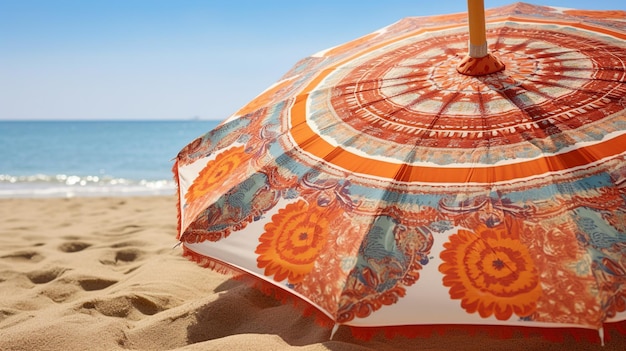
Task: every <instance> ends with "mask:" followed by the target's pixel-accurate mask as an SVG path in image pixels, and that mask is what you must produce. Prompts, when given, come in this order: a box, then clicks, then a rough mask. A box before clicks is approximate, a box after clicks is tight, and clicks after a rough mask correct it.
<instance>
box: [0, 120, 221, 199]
mask: <svg viewBox="0 0 626 351" xmlns="http://www.w3.org/2000/svg"><path fill="white" fill-rule="evenodd" d="M218 123H219V122H218V121H0V198H8V197H73V196H123V195H124V196H125V195H134V196H137V195H169V194H172V195H173V194H175V191H176V183H175V181H174V179H173V174H172V171H171V169H172V166H173V163H174V161H173V159H174V158H175V157H176V155H177V154H178V152H179V151H180V150H181V149H182V148H183V147H184V146H185V145H187V144H188V143H190V142H191V141H193V140H194V139H195V138H196V137H198V136H201V135H203V134H205V133H206V132H208V131H209V130H211V129H213V128H215V127H216V126H217V125H218Z"/></svg>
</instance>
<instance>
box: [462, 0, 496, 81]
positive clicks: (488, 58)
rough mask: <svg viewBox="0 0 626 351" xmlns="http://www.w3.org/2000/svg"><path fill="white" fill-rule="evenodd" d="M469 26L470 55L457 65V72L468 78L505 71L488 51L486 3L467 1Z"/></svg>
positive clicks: (480, 0)
mask: <svg viewBox="0 0 626 351" xmlns="http://www.w3.org/2000/svg"><path fill="white" fill-rule="evenodd" d="M467 19H468V26H469V43H468V53H467V55H466V56H465V57H464V58H463V59H462V60H461V62H460V63H459V64H458V65H457V68H456V70H457V71H458V72H459V73H461V74H465V75H468V76H484V75H487V74H491V73H496V72H500V71H502V70H504V63H502V61H500V59H499V58H497V57H495V56H494V55H492V54H491V53H489V50H488V49H487V34H486V33H487V30H486V27H485V2H484V1H483V0H467Z"/></svg>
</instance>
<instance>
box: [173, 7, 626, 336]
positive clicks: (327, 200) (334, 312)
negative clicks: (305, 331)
mask: <svg viewBox="0 0 626 351" xmlns="http://www.w3.org/2000/svg"><path fill="white" fill-rule="evenodd" d="M470 3H472V1H470ZM480 3H482V1H481V2H480ZM478 12H479V13H480V15H482V12H481V11H478ZM485 15H486V21H485V20H484V18H485V17H483V22H482V25H483V26H484V27H485V29H486V32H484V34H483V35H484V39H483V40H482V42H481V40H480V39H481V38H480V37H479V38H478V39H477V40H476V39H475V38H470V37H469V34H468V24H467V23H468V21H467V14H464V13H462V14H452V15H441V16H432V17H412V18H406V19H403V20H400V21H399V22H397V23H394V24H392V25H390V26H388V27H385V28H383V29H380V30H378V31H376V32H374V33H371V34H369V35H366V36H364V37H362V38H359V39H356V40H354V41H352V42H348V43H346V44H344V45H340V46H338V47H334V48H331V49H328V50H325V51H322V52H319V53H317V54H315V55H313V56H311V57H308V58H305V59H304V60H302V61H300V62H299V63H297V64H296V66H295V67H293V68H292V69H291V70H290V71H289V72H288V73H287V74H286V75H285V76H284V77H283V78H282V79H281V80H280V81H279V82H277V83H275V84H274V85H273V86H272V87H270V88H269V89H267V90H266V91H265V92H263V93H262V94H261V95H259V96H258V97H257V98H256V99H254V100H253V101H251V102H250V103H249V104H248V105H246V106H245V107H243V108H242V109H241V110H240V111H238V112H237V113H235V114H234V115H233V116H231V117H230V118H228V119H227V120H225V121H224V122H223V123H222V124H220V126H219V127H218V128H216V129H215V130H213V131H210V132H209V133H207V134H206V135H204V136H202V137H200V138H198V139H197V140H195V141H193V142H192V143H190V144H189V145H188V146H187V147H185V148H184V149H183V150H182V151H181V152H180V154H179V155H178V157H177V160H176V164H175V166H174V172H175V174H176V177H177V180H178V182H179V211H180V216H179V218H180V220H179V239H180V241H181V242H182V247H183V250H184V255H186V256H187V257H189V258H191V259H193V260H195V261H197V262H199V263H201V264H203V265H205V266H207V267H212V268H217V267H231V268H234V269H236V270H239V271H243V272H246V273H247V274H249V275H252V276H255V277H257V278H259V279H261V280H263V281H265V282H267V283H270V284H272V285H274V286H276V287H277V288H280V289H282V290H285V291H287V292H289V293H290V294H293V295H295V296H297V297H299V298H301V299H303V300H304V301H306V302H307V303H309V304H311V305H312V306H314V307H315V308H316V309H318V310H319V311H321V312H322V313H324V314H325V315H326V316H327V317H328V318H329V319H330V320H332V322H333V323H336V324H337V325H347V326H352V327H387V326H415V325H437V324H465V325H510V326H528V327H582V328H589V329H594V330H601V329H602V328H603V326H607V325H610V323H611V322H617V321H622V320H626V21H625V20H624V19H625V18H626V12H623V11H581V10H573V9H563V8H553V7H547V6H533V5H529V4H524V3H516V4H513V5H510V6H505V7H499V8H494V9H490V10H487V11H486V12H485ZM470 22H471V20H470ZM479 22H480V21H479ZM479 25H480V23H479ZM485 33H486V35H485ZM468 41H469V46H470V50H469V55H466V53H467V52H468V49H467V48H468ZM485 57H493V58H492V59H489V60H488V61H489V62H488V63H487V64H485V62H486V61H485V59H484V58H485ZM468 62H469V65H470V66H471V67H470V69H469V70H468V69H467V66H468ZM485 65H494V68H493V69H490V68H489V67H486V66H485Z"/></svg>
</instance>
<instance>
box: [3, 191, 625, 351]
mask: <svg viewBox="0 0 626 351" xmlns="http://www.w3.org/2000/svg"><path fill="white" fill-rule="evenodd" d="M0 219H1V221H0V350H29V351H31V350H70V351H71V350H308V351H314V350H337V351H340V350H607V351H608V350H624V349H626V336H624V335H618V334H612V335H611V340H610V341H609V342H608V343H607V345H606V346H605V347H601V346H600V345H599V344H596V343H592V342H588V341H575V340H574V339H573V338H571V337H566V339H565V340H564V341H563V342H551V341H547V340H544V339H542V338H539V337H532V338H531V337H522V336H519V335H518V336H514V337H513V338H510V339H498V338H491V337H489V336H487V335H482V334H478V335H473V336H471V335H469V334H466V333H462V332H451V333H448V334H446V335H443V336H441V335H436V336H432V337H430V338H416V339H407V338H404V337H396V338H394V339H391V340H387V339H385V338H384V337H382V336H381V337H375V338H373V339H371V340H369V341H364V340H359V339H355V338H353V337H352V335H351V333H350V331H349V330H348V329H343V328H340V329H339V331H338V332H337V334H336V335H335V337H334V338H333V340H332V341H329V336H330V331H329V330H328V329H325V328H323V327H320V326H318V325H317V324H316V323H315V321H314V320H313V318H312V317H305V316H302V314H301V312H300V310H299V309H297V308H295V307H294V306H293V305H292V304H283V303H281V302H279V301H277V300H275V299H274V298H272V297H268V296H265V295H264V294H262V293H260V292H258V291H257V290H255V289H254V288H251V287H249V286H248V285H247V284H246V283H244V282H241V281H240V280H235V279H232V278H231V277H229V276H224V275H221V274H219V273H215V272H212V271H210V270H208V269H205V268H200V267H198V266H197V265H196V264H195V263H193V262H190V261H188V260H187V259H186V258H183V257H181V253H182V250H181V249H180V248H179V247H175V245H176V244H177V241H176V239H175V235H176V208H175V199H174V198H173V197H128V198H124V197H111V198H71V199H60V198H59V199H55V198H48V199H2V200H0Z"/></svg>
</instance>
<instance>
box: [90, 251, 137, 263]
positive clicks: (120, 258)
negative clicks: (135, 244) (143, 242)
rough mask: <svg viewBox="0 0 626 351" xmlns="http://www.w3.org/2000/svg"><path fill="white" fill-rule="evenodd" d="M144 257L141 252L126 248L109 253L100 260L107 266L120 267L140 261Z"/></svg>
mask: <svg viewBox="0 0 626 351" xmlns="http://www.w3.org/2000/svg"><path fill="white" fill-rule="evenodd" d="M141 256H143V253H142V251H141V250H138V249H133V248H124V249H120V250H116V251H113V252H110V253H107V254H106V255H105V256H104V257H102V258H101V259H100V263H102V264H106V265H119V264H125V263H132V262H135V261H138V260H140V259H141Z"/></svg>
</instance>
